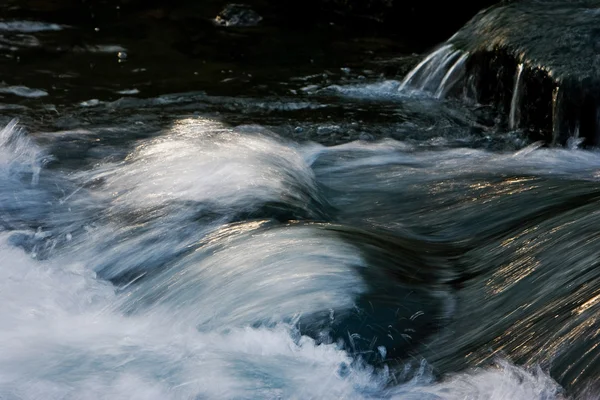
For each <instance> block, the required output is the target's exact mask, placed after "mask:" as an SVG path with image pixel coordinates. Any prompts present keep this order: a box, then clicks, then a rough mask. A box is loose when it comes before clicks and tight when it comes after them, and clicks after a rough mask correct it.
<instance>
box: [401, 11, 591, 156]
mask: <svg viewBox="0 0 600 400" xmlns="http://www.w3.org/2000/svg"><path fill="white" fill-rule="evenodd" d="M599 18H600V1H598V0H594V1H592V0H576V1H565V0H548V1H544V2H540V1H535V0H525V1H520V2H512V3H509V2H506V3H503V4H501V5H498V6H495V7H492V8H490V9H487V10H485V11H482V12H480V13H479V14H478V15H477V16H475V17H474V18H473V19H472V20H471V21H470V22H468V23H467V24H466V25H465V26H464V27H463V28H462V29H460V30H459V31H458V32H457V33H456V34H455V35H454V36H453V37H452V38H451V39H449V40H448V42H447V43H446V44H445V45H444V46H442V47H440V48H438V49H437V50H436V51H435V52H433V53H432V54H430V56H428V58H426V60H424V62H422V63H421V64H420V65H419V66H418V67H417V68H415V70H413V71H412V72H411V73H410V74H409V75H408V76H407V78H406V79H405V83H404V85H403V88H404V87H409V88H413V89H417V90H423V91H429V92H432V93H433V94H434V95H435V96H436V97H444V96H447V95H455V96H456V95H464V96H466V97H467V98H474V99H475V100H476V101H478V102H479V103H482V104H493V105H495V106H496V108H497V109H498V111H499V113H500V114H501V115H504V116H505V122H506V125H507V127H508V128H510V129H513V128H517V127H518V128H522V129H524V130H525V131H527V132H528V134H529V136H530V138H531V139H532V140H544V141H545V142H546V143H547V144H550V145H565V144H567V143H572V142H573V141H572V139H578V138H583V139H584V141H583V143H584V145H585V146H597V145H599V144H600V53H599V52H598V50H597V47H598V43H599V42H600V28H599V27H598V21H599Z"/></svg>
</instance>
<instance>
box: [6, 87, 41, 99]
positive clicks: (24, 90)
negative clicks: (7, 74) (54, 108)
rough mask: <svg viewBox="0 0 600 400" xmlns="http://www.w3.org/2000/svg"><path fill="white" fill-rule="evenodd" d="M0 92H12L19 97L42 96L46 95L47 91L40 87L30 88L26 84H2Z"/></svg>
mask: <svg viewBox="0 0 600 400" xmlns="http://www.w3.org/2000/svg"><path fill="white" fill-rule="evenodd" d="M0 93H9V94H14V95H15V96H20V97H31V98H36V97H44V96H48V92H46V91H45V90H42V89H32V88H28V87H27V86H4V87H0Z"/></svg>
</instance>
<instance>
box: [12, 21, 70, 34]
mask: <svg viewBox="0 0 600 400" xmlns="http://www.w3.org/2000/svg"><path fill="white" fill-rule="evenodd" d="M64 28H65V26H63V25H58V24H51V23H47V22H40V21H0V31H7V32H26V33H32V32H44V31H60V30H63V29H64Z"/></svg>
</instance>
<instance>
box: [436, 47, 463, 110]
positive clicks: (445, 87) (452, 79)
mask: <svg viewBox="0 0 600 400" xmlns="http://www.w3.org/2000/svg"><path fill="white" fill-rule="evenodd" d="M468 58H469V54H468V53H464V54H463V55H462V56H460V58H459V59H458V60H456V62H455V63H454V65H452V67H450V69H449V70H448V72H446V75H444V79H442V82H441V83H440V85H439V87H438V89H437V90H436V92H435V97H436V98H438V99H440V98H442V97H444V96H445V95H446V93H448V91H449V90H450V89H451V88H452V87H453V86H454V85H455V84H456V82H458V80H459V79H460V78H461V77H462V76H463V75H464V72H465V69H464V68H463V67H464V65H465V62H466V61H467V59H468Z"/></svg>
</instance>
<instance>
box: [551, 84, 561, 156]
mask: <svg viewBox="0 0 600 400" xmlns="http://www.w3.org/2000/svg"><path fill="white" fill-rule="evenodd" d="M561 102H562V91H561V90H560V86H557V87H555V88H554V90H553V92H552V144H553V145H555V144H557V142H558V141H559V140H560V127H561V122H562V121H561V119H562V115H561V111H562V108H561Z"/></svg>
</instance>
